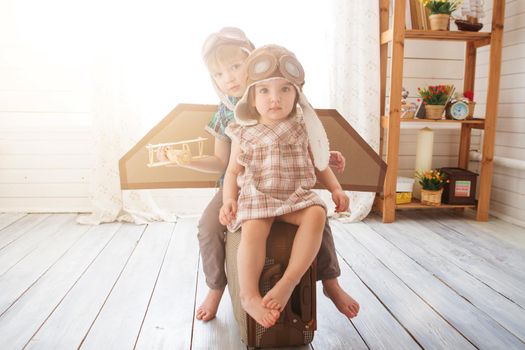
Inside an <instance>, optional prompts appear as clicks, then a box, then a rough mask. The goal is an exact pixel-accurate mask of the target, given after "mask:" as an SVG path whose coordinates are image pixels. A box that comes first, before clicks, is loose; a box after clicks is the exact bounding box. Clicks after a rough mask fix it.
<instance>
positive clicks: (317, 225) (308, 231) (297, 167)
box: [219, 45, 358, 328]
mask: <svg viewBox="0 0 525 350" xmlns="http://www.w3.org/2000/svg"><path fill="white" fill-rule="evenodd" d="M246 70H247V75H248V82H247V85H248V90H247V91H246V92H245V94H244V95H243V97H242V98H241V100H240V101H239V102H238V103H237V106H236V108H235V119H236V123H232V124H230V125H228V127H227V128H226V134H227V135H228V136H230V137H231V139H232V147H231V153H230V161H229V163H228V168H227V170H226V175H225V179H224V189H223V205H222V207H221V210H220V214H219V220H220V222H221V223H222V224H224V225H227V227H228V229H229V230H230V231H235V230H237V229H238V228H239V227H242V234H241V242H240V246H239V250H238V256H237V259H238V266H239V271H238V273H239V284H240V298H241V303H242V306H243V308H244V309H245V310H246V312H247V313H248V314H250V316H252V317H253V318H254V319H255V320H256V321H257V322H258V323H259V324H261V325H262V326H263V327H267V328H268V327H271V326H273V325H274V324H275V323H276V321H277V319H278V318H279V316H280V313H281V312H282V311H283V309H284V307H285V305H286V303H287V302H288V299H289V298H290V296H291V294H292V292H293V289H294V288H295V286H296V285H297V284H298V283H299V281H300V279H301V277H302V276H303V275H304V273H305V272H306V270H307V269H308V267H309V266H310V265H311V264H312V262H313V260H314V258H315V257H316V255H317V253H318V251H319V247H320V245H321V240H322V235H323V228H324V226H325V220H326V206H325V204H324V202H323V201H322V200H321V199H320V198H319V197H318V196H317V194H315V193H314V192H313V191H312V190H311V189H312V187H313V186H314V185H315V183H316V179H317V177H318V178H319V180H320V181H321V182H322V183H323V184H324V185H325V187H326V188H327V189H328V190H329V191H330V192H331V193H332V199H333V201H334V203H335V204H336V211H337V212H342V211H346V210H347V209H348V204H349V198H348V196H347V195H346V194H345V193H344V191H343V190H342V188H341V186H340V185H339V183H338V182H337V179H336V177H335V175H334V173H333V172H332V170H331V169H330V168H329V167H328V164H329V158H330V153H329V149H328V139H327V137H326V133H325V131H324V128H323V126H322V124H321V122H320V120H319V118H318V117H317V115H316V114H315V111H314V110H313V108H312V107H311V106H310V104H309V103H308V101H307V99H306V97H305V96H304V94H303V93H302V86H303V84H304V71H303V68H302V66H301V64H300V63H299V61H297V59H296V57H295V55H294V54H293V53H291V52H290V51H288V50H286V49H285V48H283V47H280V46H276V45H267V46H264V47H261V48H259V49H256V50H255V51H253V52H252V53H251V54H250V56H249V57H248V60H247V62H246ZM297 105H299V107H298V106H297ZM297 108H301V111H302V113H297ZM312 158H313V162H312ZM314 164H315V167H314ZM315 168H317V170H316V169H315ZM316 173H317V177H316ZM274 221H284V222H287V223H291V224H294V225H297V226H298V230H297V233H296V236H295V239H294V243H293V247H292V252H291V256H290V261H289V264H288V267H287V269H286V271H285V272H284V275H283V276H282V278H281V279H280V280H279V281H278V282H277V283H276V285H275V286H274V287H273V288H272V289H271V290H270V291H269V292H268V293H267V294H266V295H265V296H264V298H263V297H262V296H261V295H260V293H259V287H258V281H259V278H260V274H261V272H262V269H263V266H264V260H265V256H266V252H265V247H266V239H267V237H268V234H269V232H270V227H271V225H272V223H273V222H274ZM352 300H353V299H352ZM354 303H355V301H354ZM355 304H357V303H355ZM357 307H358V306H357ZM355 312H356V313H357V310H356V311H355Z"/></svg>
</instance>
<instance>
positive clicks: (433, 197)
mask: <svg viewBox="0 0 525 350" xmlns="http://www.w3.org/2000/svg"><path fill="white" fill-rule="evenodd" d="M442 194H443V189H439V190H437V191H431V190H424V189H421V204H425V205H433V206H438V205H440V204H441V195H442Z"/></svg>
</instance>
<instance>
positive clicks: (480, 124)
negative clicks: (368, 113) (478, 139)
mask: <svg viewBox="0 0 525 350" xmlns="http://www.w3.org/2000/svg"><path fill="white" fill-rule="evenodd" d="M399 121H400V122H402V123H434V124H435V123H446V124H466V125H471V126H472V127H474V128H475V129H483V128H484V127H485V119H480V118H474V119H465V120H455V119H419V118H411V119H404V118H400V119H399ZM388 122H389V117H388V116H381V127H382V128H385V129H387V128H388Z"/></svg>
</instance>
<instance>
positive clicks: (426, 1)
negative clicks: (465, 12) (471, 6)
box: [419, 0, 463, 15]
mask: <svg viewBox="0 0 525 350" xmlns="http://www.w3.org/2000/svg"><path fill="white" fill-rule="evenodd" d="M419 2H421V3H422V4H423V6H425V7H426V8H428V9H429V10H430V14H431V15H436V14H448V15H450V14H451V13H452V12H454V11H455V10H456V9H457V8H458V7H460V6H461V4H462V3H463V0H419Z"/></svg>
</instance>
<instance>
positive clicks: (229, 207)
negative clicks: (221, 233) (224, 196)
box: [219, 199, 237, 226]
mask: <svg viewBox="0 0 525 350" xmlns="http://www.w3.org/2000/svg"><path fill="white" fill-rule="evenodd" d="M236 215H237V201H236V200H233V199H230V200H227V201H226V202H224V203H223V204H222V207H221V210H220V212H219V221H220V222H221V224H223V225H224V226H226V225H228V224H229V223H230V222H232V221H233V220H234V219H235V216H236Z"/></svg>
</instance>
